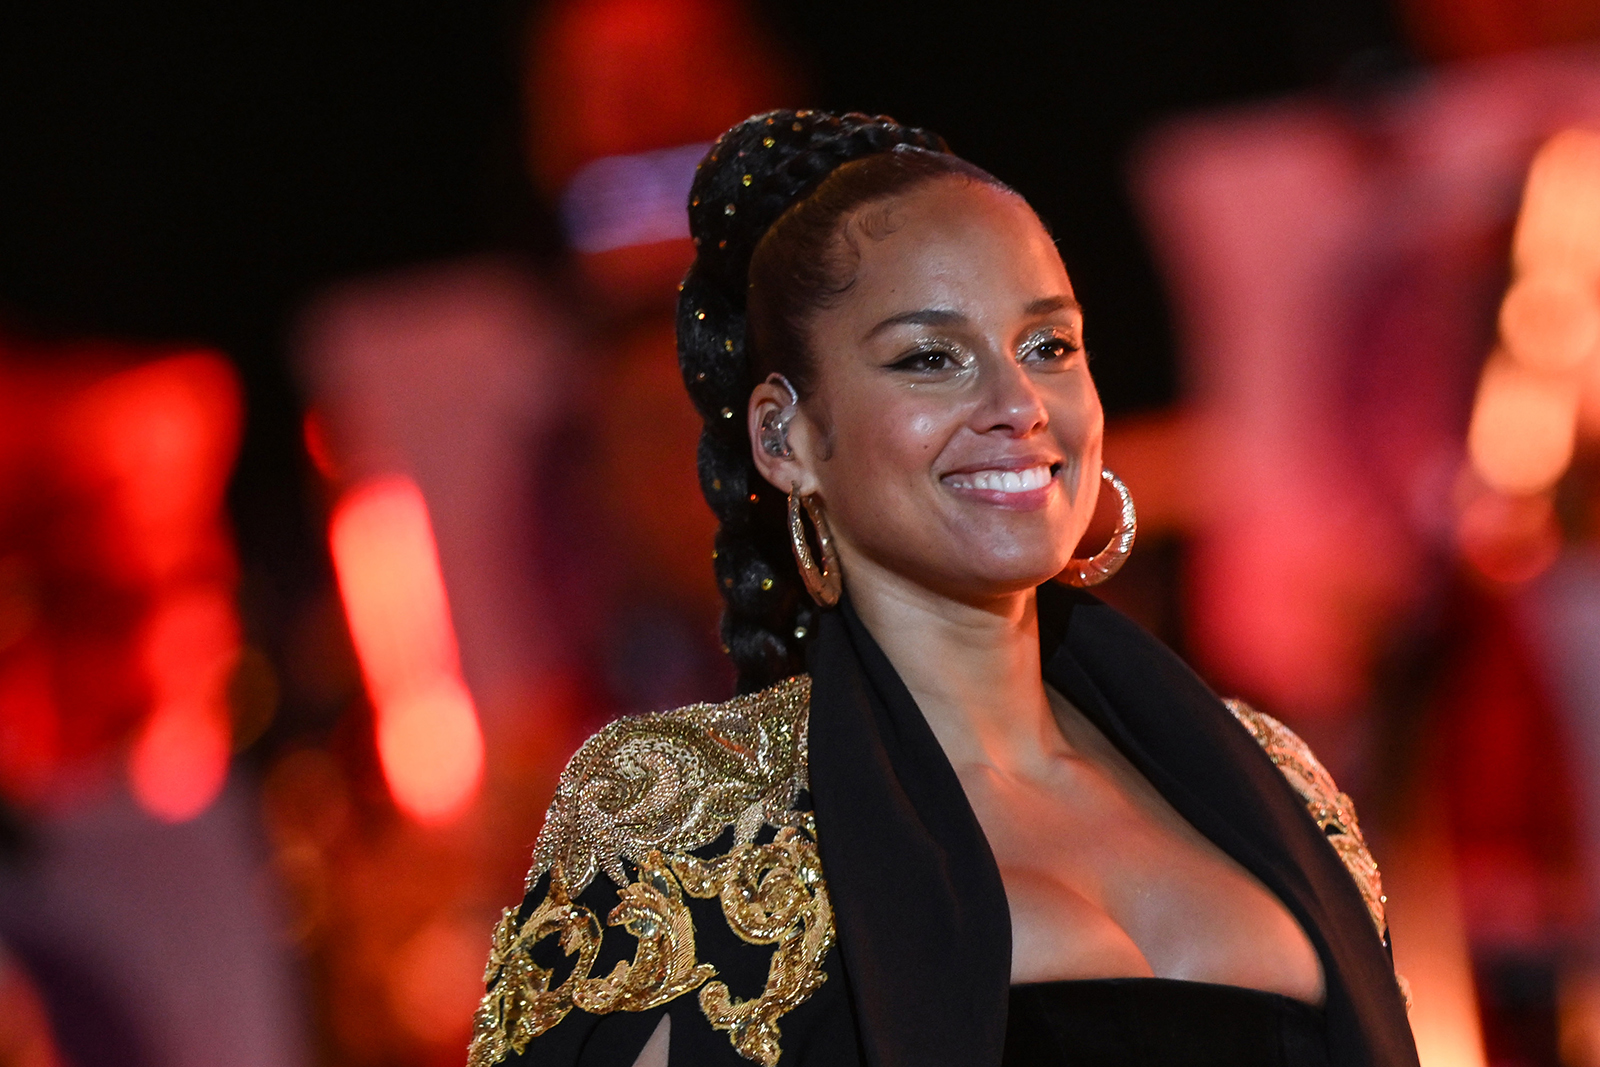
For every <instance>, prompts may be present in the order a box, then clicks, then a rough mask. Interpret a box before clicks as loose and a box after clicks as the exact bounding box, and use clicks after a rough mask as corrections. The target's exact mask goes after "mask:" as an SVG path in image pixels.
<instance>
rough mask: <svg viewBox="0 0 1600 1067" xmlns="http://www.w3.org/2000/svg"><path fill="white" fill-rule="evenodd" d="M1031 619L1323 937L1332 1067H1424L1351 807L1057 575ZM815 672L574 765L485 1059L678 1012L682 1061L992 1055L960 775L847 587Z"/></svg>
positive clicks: (1104, 723) (638, 1031)
mask: <svg viewBox="0 0 1600 1067" xmlns="http://www.w3.org/2000/svg"><path fill="white" fill-rule="evenodd" d="M1039 618H1040V641H1041V645H1042V649H1041V651H1042V653H1043V655H1042V662H1043V664H1044V667H1043V673H1044V678H1045V681H1047V682H1048V683H1049V684H1051V685H1052V686H1054V687H1055V688H1056V689H1057V690H1058V691H1060V692H1061V693H1062V694H1063V695H1064V696H1066V697H1067V698H1068V699H1069V700H1070V701H1071V702H1072V703H1073V705H1074V706H1076V707H1077V708H1079V709H1080V710H1081V711H1082V712H1083V713H1084V714H1085V715H1086V716H1088V718H1089V719H1090V720H1091V721H1092V722H1093V723H1094V724H1095V725H1096V726H1097V727H1098V728H1099V729H1100V730H1101V731H1103V732H1104V733H1105V735H1106V736H1107V737H1108V738H1109V739H1110V740H1111V741H1112V742H1113V743H1114V744H1115V745H1116V746H1117V747H1118V749H1120V750H1121V752H1122V753H1123V754H1124V755H1125V756H1126V757H1127V758H1128V759H1129V760H1130V761H1131V762H1132V763H1133V765H1134V766H1135V767H1137V768H1138V769H1139V771H1140V772H1141V773H1142V774H1143V775H1144V776H1145V777H1146V778H1147V779H1148V780H1149V781H1150V783H1151V784H1152V785H1153V786H1154V787H1155V788H1156V789H1157V790H1159V791H1160V793H1161V794H1162V795H1163V796H1164V797H1165V798H1166V800H1167V801H1168V803H1170V804H1171V805H1172V806H1173V807H1174V808H1175V809H1176V810H1177V811H1178V812H1179V813H1180V814H1181V815H1182V816H1183V817H1184V818H1185V819H1187V820H1188V821H1189V822H1190V823H1191V824H1192V825H1193V826H1194V827H1195V828H1196V829H1197V830H1199V831H1200V832H1201V833H1202V834H1204V835H1205V836H1206V837H1208V838H1209V839H1210V840H1211V841H1212V842H1214V843H1215V844H1216V845H1217V846H1218V847H1219V848H1221V849H1222V850H1223V851H1224V852H1226V853H1227V854H1228V855H1230V856H1232V857H1233V858H1234V859H1235V860H1237V861H1238V862H1239V863H1240V864H1241V865H1243V866H1244V867H1245V868H1246V869H1247V870H1249V871H1250V872H1251V873H1252V874H1254V875H1255V876H1256V877H1257V878H1259V879H1260V880H1261V882H1262V883H1263V884H1265V885H1266V886H1267V887H1268V888H1269V889H1271V890H1272V891H1273V892H1274V893H1275V894H1277V896H1278V897H1279V899H1281V900H1282V901H1283V902H1284V904H1285V905H1287V906H1288V908H1289V910H1290V911H1291V912H1292V913H1293V914H1294V916H1295V918H1296V919H1297V920H1299V922H1300V924H1301V926H1302V927H1303V928H1304V929H1305V931H1306V933H1307V934H1308V935H1309V936H1310V938H1311V941H1312V943H1313V945H1314V946H1315V947H1316V950H1317V952H1318V954H1319V955H1320V957H1321V960H1322V966H1323V970H1324V973H1325V976H1326V983H1327V1001H1326V1015H1327V1032H1328V1044H1329V1049H1328V1051H1329V1060H1330V1062H1331V1063H1332V1064H1333V1065H1334V1067H1369V1065H1370V1067H1416V1064H1417V1054H1416V1049H1415V1047H1414V1045H1413V1043H1412V1038H1411V1029H1410V1026H1409V1024H1408V1022H1407V1019H1406V1009H1405V1005H1404V1002H1403V1000H1402V996H1401V993H1400V991H1399V988H1398V987H1397V985H1396V982H1395V977H1394V973H1393V970H1392V961H1391V957H1390V953H1389V951H1388V946H1387V944H1386V939H1385V938H1380V936H1379V934H1378V932H1377V930H1376V929H1375V926H1374V923H1375V921H1376V922H1378V923H1379V924H1380V925H1381V922H1382V919H1381V904H1377V903H1373V902H1370V901H1368V900H1367V899H1365V898H1364V896H1363V892H1362V890H1361V889H1360V888H1358V885H1357V882H1356V881H1355V880H1353V879H1352V875H1351V870H1350V869H1347V866H1346V863H1347V862H1348V861H1347V860H1342V859H1341V855H1340V853H1339V852H1338V851H1336V850H1335V849H1334V848H1333V847H1331V846H1330V843H1329V836H1330V835H1333V834H1335V833H1336V832H1342V831H1344V830H1345V829H1348V831H1349V832H1350V833H1353V834H1354V835H1355V840H1357V841H1358V840H1359V830H1356V829H1355V828H1354V823H1353V818H1343V817H1333V818H1330V817H1318V818H1314V817H1313V815H1312V814H1310V813H1308V810H1307V797H1306V796H1303V795H1301V794H1299V793H1297V792H1296V787H1294V786H1292V785H1291V783H1290V780H1289V779H1287V778H1286V777H1285V775H1286V774H1288V773H1289V770H1288V769H1287V768H1286V769H1285V770H1284V771H1283V773H1280V768H1279V767H1278V766H1275V765H1274V762H1273V761H1272V759H1269V758H1268V756H1267V755H1266V754H1265V753H1264V752H1263V747H1262V746H1263V745H1266V744H1268V743H1269V741H1270V740H1274V739H1269V738H1266V737H1264V736H1260V735H1258V736H1257V737H1252V733H1251V731H1250V730H1247V729H1244V728H1241V725H1240V722H1241V720H1240V718H1239V717H1237V716H1236V714H1234V713H1230V710H1229V708H1228V707H1227V706H1226V705H1225V704H1224V702H1223V701H1221V700H1220V699H1218V697H1217V696H1216V695H1215V694H1213V693H1212V692H1211V691H1210V690H1209V689H1207V688H1206V686H1205V684H1204V683H1202V682H1201V681H1200V680H1199V678H1198V677H1196V675H1195V674H1194V673H1193V672H1192V671H1190V670H1189V668H1188V667H1187V666H1185V665H1184V664H1183V663H1182V661H1180V660H1179V659H1178V658H1177V657H1176V656H1175V655H1173V654H1172V652H1171V651H1170V650H1168V649H1167V648H1166V647H1165V646H1163V645H1162V644H1161V643H1160V642H1158V641H1156V640H1155V639H1154V638H1152V637H1151V636H1150V635H1149V634H1147V633H1145V632H1144V631H1143V630H1141V629H1140V628H1139V627H1138V626H1136V625H1135V624H1134V623H1132V622H1131V621H1130V620H1128V619H1127V618H1125V617H1124V616H1122V615H1120V614H1119V613H1117V612H1116V611H1114V610H1113V609H1111V608H1109V607H1107V606H1106V605H1104V604H1103V603H1101V602H1100V601H1099V600H1097V599H1095V598H1094V597H1092V596H1090V595H1088V594H1085V593H1082V592H1078V591H1074V590H1069V589H1066V588H1063V587H1060V586H1056V585H1047V586H1043V587H1041V588H1040V590H1039ZM808 666H809V668H810V680H809V691H807V685H806V679H805V677H804V676H802V677H801V678H799V679H792V680H790V681H789V682H787V683H784V684H783V685H782V686H780V687H776V688H775V689H773V690H768V691H766V692H765V693H762V694H755V695H752V696H749V697H742V698H738V699H737V700H735V701H733V702H730V703H729V704H725V705H696V706H694V707H692V708H687V709H679V710H678V711H674V712H667V713H662V714H661V715H656V716H645V717H642V718H639V719H631V720H623V721H622V722H619V723H614V724H612V726H609V727H607V728H606V730H604V731H602V732H601V733H600V734H598V735H596V737H595V738H592V739H591V740H590V741H589V742H588V743H586V745H585V746H584V748H583V749H582V750H580V752H579V754H578V755H577V756H575V757H574V759H573V762H572V764H570V765H569V767H568V769H567V771H566V772H565V773H564V774H563V777H562V782H561V785H560V787H559V788H558V792H557V797H556V800H555V803H554V804H553V805H552V808H551V814H550V816H549V818H548V819H547V823H546V829H545V831H544V832H543V833H542V834H541V836H540V845H539V849H538V851H537V853H536V856H535V866H534V871H533V872H532V873H531V874H530V885H529V893H528V896H527V898H526V899H525V900H524V902H523V904H522V906H521V907H520V908H519V909H515V910H511V909H508V911H507V916H506V918H505V920H504V921H503V922H502V924H501V927H500V928H499V930H498V931H497V936H496V943H495V949H494V952H493V954H492V956H491V960H490V968H489V978H490V991H489V995H488V996H487V997H486V998H485V1001H484V1006H483V1008H481V1009H480V1012H479V1018H478V1028H477V1037H476V1038H475V1040H474V1043H473V1049H472V1054H471V1055H472V1058H471V1063H472V1067H488V1065H490V1064H493V1063H497V1062H502V1061H504V1062H509V1063H527V1064H536V1065H539V1067H546V1065H549V1067H565V1065H568V1064H574V1065H578V1064H582V1065H595V1067H613V1065H615V1067H629V1065H631V1063H632V1062H633V1059H634V1057H636V1056H637V1054H638V1052H639V1050H640V1048H641V1047H642V1046H643V1044H644V1042H645V1041H646V1039H647V1038H648V1036H649V1035H650V1033H651V1032H652V1031H653V1030H654V1029H655V1027H656V1024H657V1023H658V1022H659V1020H660V1017H661V1015H662V1014H663V1013H670V1014H671V1016H672V1020H673V1022H672V1040H671V1050H672V1056H671V1058H672V1063H673V1064H674V1067H676V1065H678V1064H693V1065H697V1067H698V1065H709V1064H727V1065H729V1067H733V1065H745V1064H749V1063H751V1062H757V1063H766V1064H769V1065H770V1064H781V1065H782V1067H790V1065H806V1067H823V1065H826V1067H852V1065H857V1064H859V1065H862V1067H941V1065H947V1067H974V1065H976V1067H997V1065H998V1064H999V1063H1000V1060H1001V1054H1002V1049H1003V1046H1004V1041H1005V1030H1006V1009H1007V998H1008V990H1009V981H1010V964H1011V960H1010V955H1011V927H1010V915H1009V911H1008V908H1007V903H1006V897H1005V890H1004V887H1003V885H1002V884H1001V880H1000V873H999V869H998V867H997V866H996V864H995V860H994V857H993V854H992V853H991V852H990V849H989V845H988V842H987V840H986V839H985V837H984V834H983V831H982V829H981V828H980V827H979V825H978V821H977V818H976V816H975V815H974V814H973V812H972V809H971V807H970V805H969V804H968V803H967V800H966V795H965V793H964V791H963V789H962V787H961V784H960V781H959V780H958V779H957V777H956V773H955V770H954V768H953V767H952V766H951V765H950V762H949V760H948V759H946V758H945V755H944V752H943V750H942V749H941V748H940V746H939V744H938V741H937V740H936V739H935V737H934V735H933V732H932V730H931V729H930V728H929V727H928V725H927V722H926V720H924V718H923V717H922V714H921V713H920V711H918V709H917V706H916V704H915V702H914V701H913V700H912V697H911V695H910V693H909V692H908V691H907V690H906V687H905V685H904V684H903V683H902V682H901V680H900V678H899V676H898V675H897V674H896V673H895V671H894V669H893V668H892V667H891V666H890V664H889V661H888V659H887V657H886V656H885V655H884V654H883V652H882V650H881V649H880V648H879V647H878V645H877V643H876V642H875V641H874V640H873V639H872V637H871V635H870V634H868V633H867V631H866V628H865V627H864V626H863V625H862V624H861V621H860V619H859V618H858V617H857V616H856V614H855V612H854V611H853V610H852V609H851V608H850V606H849V603H848V601H846V602H844V603H843V604H841V606H840V608H839V610H837V611H834V612H830V613H828V614H826V615H825V616H824V617H823V619H822V621H821V623H820V624H819V626H818V632H817V635H816V638H815V640H814V641H813V643H812V645H811V649H810V652H809V655H808ZM1263 718H1264V717H1259V716H1257V717H1256V720H1257V725H1256V726H1254V727H1252V729H1256V730H1259V729H1260V727H1259V720H1261V719H1263ZM1265 721H1266V722H1268V723H1271V720H1270V719H1268V720H1265ZM1276 725H1277V724H1275V723H1274V724H1273V726H1274V727H1276ZM1278 729H1281V728H1278ZM1283 734H1284V735H1285V736H1287V738H1289V739H1290V740H1291V741H1293V742H1294V743H1295V744H1298V740H1297V739H1294V738H1293V735H1292V734H1289V733H1288V732H1287V731H1283ZM1305 758H1306V759H1310V757H1309V756H1308V755H1307V756H1306V757H1305ZM1310 762H1311V763H1312V764H1313V765H1315V761H1314V759H1311V760H1310ZM1315 773H1317V774H1322V772H1321V770H1320V767H1315ZM1324 777H1325V776H1324ZM1327 784H1328V785H1329V786H1330V787H1331V783H1327ZM1316 807H1317V805H1316V804H1315V803H1314V804H1313V808H1316ZM1318 810H1322V811H1323V815H1324V816H1326V815H1327V811H1326V805H1323V806H1322V808H1321V809H1318ZM1342 822H1349V823H1350V826H1349V827H1348V828H1345V827H1343V826H1341V825H1339V824H1340V823H1342ZM1319 823H1320V824H1322V825H1319ZM1359 852H1360V854H1361V855H1362V856H1365V855H1366V853H1365V848H1364V846H1363V847H1361V848H1360V849H1359ZM608 871H609V872H610V873H607V872H608ZM740 871H742V872H743V873H742V874H740V873H738V872H740ZM819 874H820V877H818V875H819ZM1373 884H1374V885H1375V872H1374V879H1373ZM1368 895H1369V896H1373V897H1375V896H1376V893H1375V890H1373V889H1371V888H1369V890H1368ZM569 898H570V899H569ZM562 947H565V949H566V952H565V953H564V952H563V951H562ZM575 961H576V963H577V970H578V972H579V973H577V974H576V975H574V974H573V971H574V962H575ZM618 964H621V966H620V967H619V966H618ZM719 983H720V986H719ZM764 994H765V998H764V999H763V995H764ZM586 1008H587V1009H588V1010H585V1009H586Z"/></svg>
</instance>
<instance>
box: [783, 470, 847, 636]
mask: <svg viewBox="0 0 1600 1067" xmlns="http://www.w3.org/2000/svg"><path fill="white" fill-rule="evenodd" d="M801 508H805V512H806V514H807V515H809V516H810V517H811V525H812V526H813V527H815V529H816V531H817V545H818V546H819V547H820V548H821V549H822V566H820V567H819V566H817V561H816V560H815V559H813V558H812V556H811V545H810V544H809V543H808V542H807V541H806V529H805V524H804V523H802V522H801V521H800V509H801ZM789 542H790V546H791V547H792V548H793V549H794V561H795V564H796V565H797V566H799V568H800V579H801V581H803V582H805V583H806V592H808V593H810V594H811V599H812V600H815V601H816V602H817V603H818V604H821V605H822V606H823V607H825V608H831V607H833V606H834V605H835V604H837V603H838V602H839V594H840V593H842V592H843V591H844V580H843V578H842V577H841V575H840V574H839V553H838V551H837V550H836V549H835V548H834V547H833V531H832V530H830V529H828V517H827V514H826V513H825V512H824V511H823V510H822V502H821V501H820V500H818V499H817V497H816V494H815V493H813V494H812V495H810V496H801V495H800V483H799V482H795V483H794V488H793V489H791V490H789Z"/></svg>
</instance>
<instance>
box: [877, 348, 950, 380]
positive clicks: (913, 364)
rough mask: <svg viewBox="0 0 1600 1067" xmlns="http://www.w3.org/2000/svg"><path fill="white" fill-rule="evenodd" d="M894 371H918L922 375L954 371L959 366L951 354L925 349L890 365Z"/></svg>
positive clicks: (940, 349)
mask: <svg viewBox="0 0 1600 1067" xmlns="http://www.w3.org/2000/svg"><path fill="white" fill-rule="evenodd" d="M891 365H892V366H893V367H894V368H895V369H896V370H909V371H920V372H922V373H924V374H929V373H934V372H937V371H947V370H954V369H955V368H957V367H959V366H960V365H961V364H960V363H959V362H958V361H957V360H956V357H955V354H954V353H953V352H948V351H946V350H944V349H942V348H927V349H923V350H922V351H919V352H913V353H911V354H910V355H909V356H906V357H905V358H904V359H901V360H897V361H896V362H895V363H893V364H891Z"/></svg>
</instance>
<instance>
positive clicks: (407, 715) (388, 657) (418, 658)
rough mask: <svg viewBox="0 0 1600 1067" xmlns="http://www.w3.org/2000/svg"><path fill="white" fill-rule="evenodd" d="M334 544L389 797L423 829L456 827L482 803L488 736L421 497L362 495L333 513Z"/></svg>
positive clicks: (377, 488)
mask: <svg viewBox="0 0 1600 1067" xmlns="http://www.w3.org/2000/svg"><path fill="white" fill-rule="evenodd" d="M329 541H330V544H331V547H332V552H333V564H334V571H335V573H336V575H337V577H338V582H339V593H340V596H341V597H342V598H343V600H344V607H345V615H346V617H347V619H348V620H349V624H350V636H351V639H352V641H353V642H354V644H355V648H356V656H357V658H358V659H359V660H360V661H361V671H362V674H363V676H364V677H365V679H366V683H367V691H368V693H369V695H370V696H371V698H372V703H373V708H374V711H375V713H376V716H377V740H378V756H379V759H380V761H381V763H382V766H383V773H384V778H385V780H386V781H387V782H388V784H389V791H390V793H391V794H392V795H393V797H394V799H395V803H396V804H398V805H399V806H400V808H401V809H402V810H404V811H406V812H407V813H408V814H410V815H412V816H413V817H415V818H417V819H418V820H420V821H423V822H437V821H443V820H446V819H449V818H450V817H451V816H453V815H456V814H457V813H459V812H460V811H461V810H462V809H463V808H464V807H465V806H466V805H467V804H468V803H470V802H471V800H472V799H473V797H474V796H475V795H476V794H477V790H478V785H479V783H480V781H481V780H482V777H483V757H484V751H483V734H482V732H481V730H480V728H479V725H478V716H477V711H476V709H475V708H474V706H473V703H472V697H471V695H470V694H468V692H467V690H466V687H465V686H464V685H463V684H462V682H461V676H460V666H459V661H458V656H457V651H456V638H455V630H454V628H453V627H452V625H451V622H450V608H449V603H448V601H447V599H446V597H445V589H444V578H443V576H442V574H441V573H440V571H439V553H438V549H437V547H436V546H435V544H434V539H433V527H432V523H431V522H430V520H429V518H428V507H427V503H426V502H425V501H424V500H423V497H422V492H421V491H420V490H419V489H418V488H417V486H416V484H415V483H414V482H412V481H411V480H410V479H409V478H405V477H401V476H397V475H395V476H387V477H383V478H379V479H376V480H374V481H370V482H367V483H365V484H363V485H360V486H357V487H356V488H355V489H353V490H351V491H350V492H349V493H347V494H346V495H345V496H344V498H343V499H341V500H340V501H339V503H338V506H337V507H336V508H335V510H334V515H333V522H332V524H331V527H330V531H329Z"/></svg>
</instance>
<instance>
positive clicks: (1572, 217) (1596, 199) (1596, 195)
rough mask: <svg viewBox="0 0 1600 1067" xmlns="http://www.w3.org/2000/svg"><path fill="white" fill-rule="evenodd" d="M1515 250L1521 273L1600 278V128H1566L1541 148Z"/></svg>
mask: <svg viewBox="0 0 1600 1067" xmlns="http://www.w3.org/2000/svg"><path fill="white" fill-rule="evenodd" d="M1511 249H1512V261H1513V263H1514V264H1515V265H1516V269H1517V271H1518V273H1521V274H1532V273H1536V272H1539V271H1560V272H1563V273H1568V274H1571V275H1573V276H1574V277H1576V278H1578V279H1580V280H1582V281H1583V282H1586V283H1589V284H1591V285H1592V284H1593V283H1594V282H1595V281H1597V280H1600V132H1596V131H1594V130H1579V129H1572V130H1564V131H1562V132H1561V133H1558V134H1556V135H1555V136H1554V137H1552V138H1550V140H1548V141H1546V142H1545V144H1544V146H1543V147H1542V148H1540V149H1539V152H1538V154H1537V155H1535V156H1534V158H1533V163H1532V164H1531V165H1530V166H1529V168H1528V182H1527V185H1526V186H1525V187H1524V189H1523V194H1522V214H1521V216H1520V217H1519V218H1518V219H1517V229H1516V234H1515V236H1514V237H1513V238H1512V245H1511Z"/></svg>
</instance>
